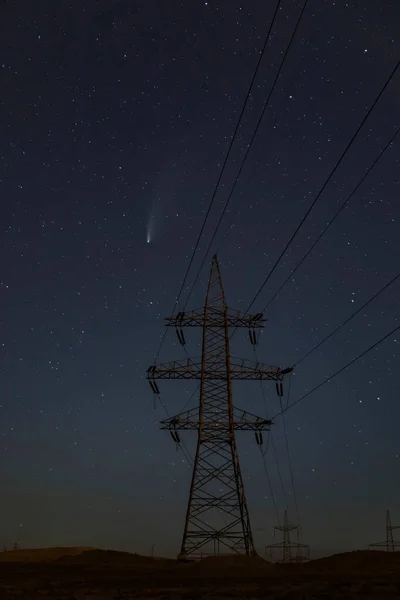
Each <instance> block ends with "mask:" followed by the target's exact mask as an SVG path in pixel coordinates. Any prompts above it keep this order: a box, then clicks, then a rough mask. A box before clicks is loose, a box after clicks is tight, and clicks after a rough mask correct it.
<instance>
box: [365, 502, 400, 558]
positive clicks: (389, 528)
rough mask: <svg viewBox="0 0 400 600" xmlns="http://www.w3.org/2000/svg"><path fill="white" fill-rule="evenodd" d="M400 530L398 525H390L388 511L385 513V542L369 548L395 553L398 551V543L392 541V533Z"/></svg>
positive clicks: (399, 547)
mask: <svg viewBox="0 0 400 600" xmlns="http://www.w3.org/2000/svg"><path fill="white" fill-rule="evenodd" d="M395 529H400V525H392V521H391V519H390V510H387V511H386V540H385V541H384V542H376V543H375V544H370V545H369V548H386V551H387V552H395V551H398V550H400V541H396V540H395V539H393V531H394V530H395Z"/></svg>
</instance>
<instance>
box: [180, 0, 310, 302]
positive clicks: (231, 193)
mask: <svg viewBox="0 0 400 600" xmlns="http://www.w3.org/2000/svg"><path fill="white" fill-rule="evenodd" d="M307 3H308V0H305V2H304V4H303V8H302V9H301V12H300V15H299V17H298V19H297V22H296V25H295V28H294V30H293V33H292V35H291V38H290V40H289V43H288V45H287V47H286V50H285V53H284V55H283V58H282V61H281V64H280V66H279V69H278V71H277V73H276V75H275V79H274V81H273V84H272V87H271V90H270V92H269V94H268V97H267V99H266V101H265V103H264V106H263V109H262V111H261V115H260V117H259V119H258V121H257V124H256V128H255V130H254V132H253V135H252V137H251V139H250V142H249V144H248V145H247V149H246V152H245V153H244V156H243V159H242V162H241V165H240V167H239V171H238V173H237V175H236V178H235V180H234V182H233V185H232V187H231V190H230V192H229V195H228V198H227V200H226V202H225V204H224V207H223V209H222V213H221V215H220V218H219V220H218V222H217V225H216V227H215V229H214V233H213V235H212V237H211V240H210V242H209V244H208V247H207V250H206V251H205V254H204V257H203V260H202V262H201V265H200V268H199V270H198V271H197V274H196V277H195V280H194V282H193V284H192V286H191V288H190V291H189V294H188V296H187V298H186V301H185V304H184V307H183V310H185V308H186V306H187V304H188V302H189V299H190V297H191V295H192V293H193V289H194V287H195V285H196V283H197V281H198V279H199V277H200V273H201V271H202V269H203V266H204V263H205V261H206V259H207V256H208V254H209V252H210V250H211V247H212V244H213V242H214V239H215V237H216V235H217V233H218V230H219V228H220V225H221V223H222V220H223V218H224V216H225V213H226V210H227V208H228V206H229V203H230V200H231V198H232V195H233V192H234V191H235V188H236V184H237V182H238V180H239V177H240V175H241V173H242V170H243V167H244V165H245V163H246V160H247V157H248V155H249V152H250V149H251V147H252V145H253V142H254V139H255V137H256V135H257V132H258V130H259V128H260V125H261V122H262V120H263V118H264V114H265V111H266V109H267V107H268V105H269V101H270V99H271V96H272V93H273V91H274V89H275V86H276V83H277V81H278V79H279V76H280V74H281V72H282V68H283V65H284V63H285V61H286V57H287V55H288V53H289V50H290V48H291V46H292V43H293V40H294V37H295V35H296V32H297V30H298V27H299V25H300V21H301V19H302V17H303V14H304V11H305V8H306V6H307ZM272 24H273V23H271V26H272Z"/></svg>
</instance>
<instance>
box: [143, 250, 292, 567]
mask: <svg viewBox="0 0 400 600" xmlns="http://www.w3.org/2000/svg"><path fill="white" fill-rule="evenodd" d="M166 320H167V326H168V327H175V328H176V332H177V336H178V340H179V342H180V343H181V344H182V345H184V344H185V336H184V331H183V328H184V327H201V328H202V330H203V344H202V355H201V357H200V358H198V359H195V358H193V359H191V358H188V359H185V360H176V361H172V362H168V363H164V364H158V365H152V366H150V367H149V369H148V371H147V378H148V380H149V383H150V385H151V387H152V390H153V392H154V393H155V394H158V393H159V388H158V384H157V380H158V379H198V380H200V403H199V406H198V407H197V408H195V409H191V410H188V411H185V412H182V413H180V414H179V415H175V416H173V417H170V418H168V419H165V420H163V421H162V422H161V429H167V430H169V431H170V433H171V435H172V438H173V439H174V441H175V442H177V443H180V437H179V431H180V430H197V432H198V433H197V448H196V456H195V459H194V467H193V474H192V481H191V486H190V494H189V501H188V506H187V512H186V519H185V526H184V532H183V539H182V546H181V551H180V555H179V556H180V557H182V558H183V557H188V556H190V557H192V558H195V557H197V556H199V555H203V556H204V555H207V554H220V553H227V552H228V553H232V552H233V553H238V554H242V553H244V554H247V555H249V554H255V553H256V551H255V548H254V541H253V536H252V531H251V525H250V517H249V511H248V507H247V502H246V496H245V491H244V485H243V478H242V474H241V470H240V464H239V456H238V452H237V447H236V440H235V430H241V431H253V432H254V433H255V437H256V442H257V443H258V444H262V441H263V440H262V432H263V431H268V430H269V428H270V425H271V424H272V422H271V421H269V420H267V419H262V418H261V417H258V416H256V415H253V414H251V413H249V412H248V411H245V410H240V409H236V408H234V407H233V404H232V380H235V379H236V380H268V381H275V382H276V389H277V393H278V395H279V396H282V394H283V383H282V382H283V378H284V375H286V374H287V373H290V371H291V370H292V369H290V368H288V369H281V368H279V367H276V366H269V365H264V364H261V363H256V362H252V361H247V360H242V359H237V358H231V356H230V351H229V328H230V327H235V328H238V327H241V328H245V329H248V335H249V339H250V342H251V343H252V344H256V342H257V331H258V330H260V329H261V328H262V327H263V326H264V322H265V319H263V316H262V314H261V313H258V314H256V315H247V314H245V313H243V312H240V311H235V310H230V309H228V307H227V306H226V302H225V295H224V290H223V286H222V280H221V273H220V269H219V265H218V260H217V256H216V255H215V256H213V259H212V263H211V270H210V276H209V281H208V289H207V296H206V301H205V305H204V308H202V309H197V310H194V311H191V312H185V313H183V312H181V313H178V314H177V315H176V316H173V317H168V318H167V319H166ZM221 517H222V521H221Z"/></svg>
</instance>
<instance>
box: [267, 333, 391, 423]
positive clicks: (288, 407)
mask: <svg viewBox="0 0 400 600" xmlns="http://www.w3.org/2000/svg"><path fill="white" fill-rule="evenodd" d="M399 330H400V325H397V327H395V328H394V329H392V330H391V331H389V333H387V334H386V335H384V336H383V337H381V338H380V339H379V340H378V341H377V342H375V343H374V344H372V346H370V347H369V348H367V349H366V350H364V352H361V354H359V355H358V356H356V357H355V358H353V359H352V360H351V361H349V362H348V363H347V364H345V365H344V366H343V367H341V368H340V369H339V370H338V371H336V373H333V375H331V376H330V377H328V378H327V379H324V381H321V383H319V384H318V385H316V386H315V387H313V388H312V389H311V390H309V391H308V392H306V393H305V394H303V396H300V398H298V399H297V400H295V401H294V402H292V403H291V404H289V405H288V406H287V407H286V408H284V409H283V410H281V411H280V412H279V413H277V414H276V415H275V416H274V417H272V419H276V418H277V417H279V416H280V415H281V414H283V413H286V412H287V411H288V410H289V409H291V408H293V407H294V406H296V405H297V404H299V403H300V402H302V401H303V400H305V399H306V398H308V396H310V395H311V394H313V393H314V392H316V391H317V390H319V389H320V388H321V387H322V386H324V385H325V384H327V383H328V382H329V381H332V379H334V378H335V377H337V376H338V375H339V374H340V373H342V372H343V371H345V370H346V369H348V368H349V367H351V365H353V364H354V363H356V362H357V361H358V360H360V359H361V358H363V357H364V356H365V355H366V354H368V352H371V350H374V348H377V347H378V346H379V344H381V343H382V342H384V341H385V340H387V339H388V338H389V337H391V336H392V335H393V334H394V333H396V331H399Z"/></svg>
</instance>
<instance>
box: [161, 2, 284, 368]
mask: <svg viewBox="0 0 400 600" xmlns="http://www.w3.org/2000/svg"><path fill="white" fill-rule="evenodd" d="M281 2H282V0H278V3H277V5H276V7H275V12H274V15H273V17H272V21H271V24H270V26H269V29H268V33H267V35H266V38H265V41H264V45H263V47H262V50H261V53H260V56H259V58H258V61H257V65H256V68H255V70H254V73H253V76H252V78H251V81H250V85H249V88H248V91H247V94H246V98H245V101H244V103H243V106H242V109H241V111H240V114H239V118H238V120H237V123H236V127H235V130H234V132H233V135H232V138H231V141H230V143H229V146H228V151H227V153H226V156H225V160H224V162H223V164H222V167H221V170H220V173H219V176H218V179H217V183H216V185H215V187H214V191H213V194H212V197H211V200H210V204H209V205H208V209H207V212H206V214H205V217H204V220H203V224H202V226H201V228H200V232H199V235H198V238H197V241H196V244H195V246H194V248H193V251H192V255H191V257H190V260H189V263H188V266H187V268H186V272H185V275H184V278H183V280H182V284H181V287H180V289H179V292H178V295H177V297H176V300H175V303H174V306H173V310H172V315H173V314H174V313H175V310H176V307H177V305H178V303H179V300H180V297H181V295H182V292H183V290H184V287H185V284H186V280H187V278H188V275H189V271H190V269H191V266H192V263H193V260H194V257H195V254H196V251H197V248H198V246H199V244H200V240H201V237H202V235H203V231H204V228H205V226H206V223H207V220H208V217H209V215H210V212H211V208H212V206H213V204H214V200H215V196H216V194H217V191H218V187H219V184H220V182H221V179H222V176H223V174H224V171H225V167H226V164H227V162H228V159H229V156H230V153H231V150H232V147H233V144H234V141H235V139H236V135H237V133H238V131H239V127H240V124H241V121H242V117H243V115H244V111H245V109H246V106H247V102H248V100H249V98H250V94H251V89H252V87H253V84H254V81H255V79H256V76H257V73H258V69H259V67H260V64H261V61H262V59H263V56H264V52H265V49H266V47H267V44H268V41H269V37H270V34H271V30H272V27H273V24H274V21H275V18H276V15H277V13H278V10H279V7H280V4H281ZM167 331H168V329H167V328H166V329H165V331H164V334H163V336H162V338H161V342H160V346H159V348H158V350H157V353H156V356H155V359H154V362H155V363H156V362H157V360H158V357H159V355H160V352H161V348H162V346H163V344H164V341H165V338H166V336H167Z"/></svg>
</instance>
